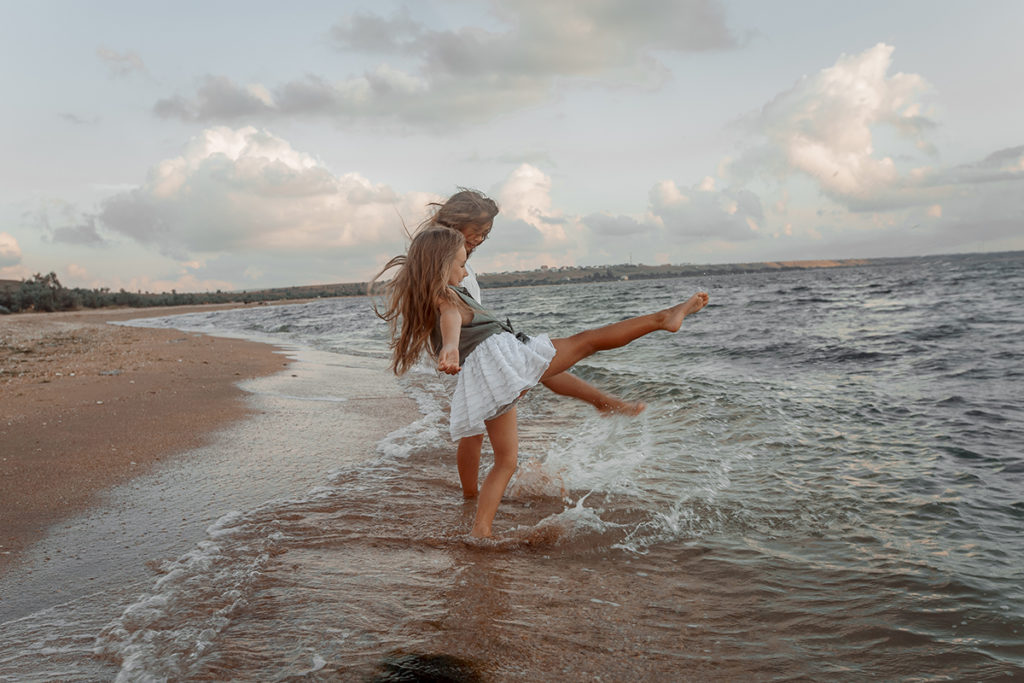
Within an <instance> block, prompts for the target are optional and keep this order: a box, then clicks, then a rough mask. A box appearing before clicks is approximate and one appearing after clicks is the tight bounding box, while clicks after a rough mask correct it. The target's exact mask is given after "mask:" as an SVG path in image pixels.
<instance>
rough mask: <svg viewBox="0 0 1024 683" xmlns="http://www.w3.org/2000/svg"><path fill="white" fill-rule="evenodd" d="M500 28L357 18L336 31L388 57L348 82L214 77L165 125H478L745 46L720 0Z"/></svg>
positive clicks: (510, 21) (354, 49)
mask: <svg viewBox="0 0 1024 683" xmlns="http://www.w3.org/2000/svg"><path fill="white" fill-rule="evenodd" d="M491 9H492V14H493V15H494V17H495V18H496V20H497V24H496V25H495V26H493V27H483V26H465V27H462V28H459V29H455V30H434V29H431V28H429V27H427V26H425V25H423V24H421V23H418V22H417V21H415V20H413V19H412V18H411V17H410V15H409V13H408V12H405V11H403V12H400V13H398V14H395V15H393V16H391V17H380V16H377V15H373V14H368V13H356V14H353V15H351V16H349V17H347V18H346V19H345V20H343V21H342V22H340V23H339V24H338V25H336V26H335V27H334V28H333V29H332V30H331V38H332V40H333V41H334V43H335V44H336V45H337V46H338V47H339V48H340V49H342V50H344V51H346V52H350V53H364V54H369V55H385V56H391V57H395V58H398V59H400V60H403V61H411V62H412V63H414V64H415V67H414V68H413V70H412V71H406V70H402V69H399V68H396V67H394V66H392V65H390V64H387V63H380V64H377V65H375V66H372V67H370V68H367V69H366V70H365V71H364V73H363V74H361V75H356V76H350V77H347V78H345V79H341V80H331V79H327V78H323V77H321V76H307V77H305V78H303V79H299V80H294V81H290V82H287V83H284V84H282V85H279V86H277V87H274V88H269V89H268V88H266V87H265V86H263V85H241V84H238V83H236V82H234V81H233V80H231V79H230V78H225V77H213V76H210V77H207V79H206V80H205V81H204V82H203V84H202V85H201V86H200V87H199V89H198V90H197V92H196V93H195V96H193V97H183V96H181V95H176V96H173V97H169V98H166V99H163V100H160V101H159V102H157V104H156V105H155V108H154V110H155V112H156V113H157V114H158V115H161V116H170V117H178V118H183V119H186V120H198V121H231V120H236V119H238V118H239V117H250V116H259V115H290V114H323V115H329V116H336V117H342V118H351V117H357V118H358V117H374V118H378V117H397V118H399V119H401V120H403V121H405V122H411V123H418V124H439V123H442V122H443V123H445V124H446V125H448V126H450V125H451V124H452V123H457V122H475V121H481V120H486V119H488V118H490V117H491V116H493V115H495V114H497V113H500V112H506V111H509V110H511V109H517V108H521V107H524V106H528V105H531V104H535V103H537V102H539V101H541V100H543V99H545V98H547V97H549V96H550V95H552V94H553V93H554V91H555V87H556V84H558V83H564V81H565V79H583V80H588V81H594V80H602V81H607V82H611V83H615V84H622V83H627V84H633V85H639V86H641V87H656V86H658V85H660V84H661V83H663V82H664V81H665V79H666V77H667V70H666V68H665V67H664V65H662V64H661V63H660V62H659V61H658V60H657V58H656V57H655V56H654V55H655V53H656V52H657V51H676V52H680V51H701V50H711V49H722V48H729V47H733V46H734V45H735V44H736V41H735V39H734V37H733V36H732V35H731V33H730V31H729V29H728V27H727V26H726V22H725V18H724V15H723V11H722V9H721V7H720V5H719V3H718V2H717V1H716V0H689V1H686V2H682V1H680V0H637V1H636V2H631V3H624V2H621V0H595V1H592V2H585V3H581V2H571V1H569V0H563V1H560V2H550V1H541V0H535V1H533V2H520V1H516V0H494V1H493V2H492V3H491Z"/></svg>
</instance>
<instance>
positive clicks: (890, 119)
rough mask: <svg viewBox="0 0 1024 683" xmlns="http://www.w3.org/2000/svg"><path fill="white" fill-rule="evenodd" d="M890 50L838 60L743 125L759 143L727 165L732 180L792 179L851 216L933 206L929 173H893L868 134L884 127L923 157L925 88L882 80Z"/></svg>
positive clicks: (918, 81)
mask: <svg viewBox="0 0 1024 683" xmlns="http://www.w3.org/2000/svg"><path fill="white" fill-rule="evenodd" d="M892 54H893V48H892V47H891V46H889V45H884V44H878V45H876V46H874V47H872V48H870V49H868V50H865V51H864V52H862V53H860V54H857V55H843V56H841V57H840V58H839V60H838V61H837V62H836V63H835V64H834V65H833V66H831V67H828V68H826V69H823V70H821V71H820V72H818V73H817V74H814V75H812V76H808V77H804V78H802V79H801V80H800V81H799V82H797V84H796V85H794V86H793V87H792V88H791V89H789V90H787V91H786V92H783V93H781V94H779V95H778V96H777V97H775V98H774V99H773V100H772V101H770V102H768V103H767V104H766V105H765V106H764V107H763V108H762V110H761V111H760V112H759V113H758V114H757V115H756V116H754V117H752V118H751V120H750V121H749V124H750V125H751V126H752V128H753V131H754V134H755V136H756V138H758V139H759V140H760V143H759V144H756V145H754V146H753V147H752V148H751V149H749V150H747V152H746V153H745V154H744V155H743V156H742V157H741V158H740V159H739V160H737V161H736V162H735V163H733V164H732V165H731V166H730V169H731V171H732V172H734V173H736V174H737V175H738V176H739V177H740V178H751V177H754V176H756V175H764V174H770V175H774V176H782V177H784V176H786V175H789V174H792V173H798V174H802V175H804V176H806V177H809V178H811V179H812V180H813V181H814V182H815V183H817V185H818V187H819V188H820V189H821V191H822V192H823V193H825V194H826V195H828V196H829V197H831V198H833V199H835V200H836V201H838V202H840V203H842V204H844V205H846V206H847V207H849V208H851V209H853V210H874V209H879V208H887V207H895V206H906V205H911V204H920V203H934V201H935V199H936V198H937V197H939V196H941V195H940V194H937V191H936V189H935V188H933V187H930V186H931V185H933V176H934V172H933V171H931V170H930V169H928V168H927V167H919V168H916V169H911V170H909V171H903V172H901V170H900V169H899V168H898V165H897V163H896V162H895V161H894V159H893V157H892V156H890V155H886V154H882V153H879V151H878V150H877V149H876V139H875V138H876V136H875V128H876V127H878V126H888V127H889V128H890V129H891V130H893V131H895V132H896V133H897V134H898V135H899V136H901V137H903V138H905V139H906V140H908V141H909V142H910V143H912V144H913V146H914V147H916V148H917V149H918V150H924V151H930V150H931V145H930V144H929V143H928V141H927V139H926V133H927V131H928V130H929V129H930V128H932V127H933V126H934V123H933V122H932V121H931V120H930V119H929V118H927V117H926V116H924V115H923V114H922V111H923V110H924V107H923V104H922V102H921V97H922V95H924V94H925V93H926V92H927V91H928V90H929V86H928V83H927V82H926V81H925V80H924V78H922V77H921V76H919V75H916V74H905V73H896V74H893V75H889V69H890V67H891V65H892Z"/></svg>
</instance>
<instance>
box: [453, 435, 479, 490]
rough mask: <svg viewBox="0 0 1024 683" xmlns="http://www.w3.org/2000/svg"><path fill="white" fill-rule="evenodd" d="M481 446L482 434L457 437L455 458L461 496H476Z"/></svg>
mask: <svg viewBox="0 0 1024 683" xmlns="http://www.w3.org/2000/svg"><path fill="white" fill-rule="evenodd" d="M483 446H484V435H483V434H477V435H476V436H467V437H463V438H461V439H459V448H458V450H457V451H456V453H455V460H456V463H458V466H459V481H460V482H461V483H462V497H463V498H476V494H477V485H478V484H477V477H478V475H479V473H480V450H481V449H482V448H483Z"/></svg>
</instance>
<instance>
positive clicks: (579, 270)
mask: <svg viewBox="0 0 1024 683" xmlns="http://www.w3.org/2000/svg"><path fill="white" fill-rule="evenodd" d="M1022 253H1024V252H994V253H983V254H945V255H935V256H908V257H887V258H868V259H821V260H806V261H761V262H752V263H727V264H717V265H707V264H700V265H695V264H685V265H662V266H647V265H643V264H631V263H628V264H627V263H623V264H618V265H611V266H562V267H547V266H542V267H540V268H537V269H535V270H526V271H515V272H504V273H483V274H480V275H478V279H479V281H480V286H481V287H483V288H485V289H487V288H499V287H528V286H534V285H571V284H581V283H586V282H613V281H617V280H651V279H657V278H682V277H706V276H709V275H732V274H743V273H764V272H778V271H784V270H808V269H818V268H853V267H858V266H867V265H892V266H896V265H901V264H912V263H920V262H922V261H931V260H936V259H944V258H971V257H975V258H979V259H982V260H988V259H1002V258H1016V257H1017V256H1018V255H1020V254H1022ZM366 287H367V283H365V282H348V283H338V284H328V285H304V286H299V287H277V288H273V289H260V290H254V291H238V292H223V291H221V290H217V291H216V292H189V293H181V292H177V291H175V290H171V291H170V292H163V293H159V294H154V293H151V292H128V291H125V290H123V289H121V290H119V291H117V292H112V291H110V290H109V289H108V288H105V287H104V288H102V289H83V288H81V287H73V288H68V287H64V286H63V285H61V283H60V281H59V280H58V278H57V274H56V273H53V272H51V273H48V274H46V275H42V274H39V273H37V274H35V275H33V276H32V277H31V278H29V279H27V280H0V313H21V312H27V311H39V312H52V311H71V310H77V309H82V308H108V307H131V308H147V307H150V306H182V305H200V304H225V303H240V304H249V303H260V302H268V301H287V300H290V299H317V298H327V297H339V296H360V295H364V294H366ZM377 290H380V291H383V285H380V286H379V287H378V288H377V289H376V290H375V292H376V291H377Z"/></svg>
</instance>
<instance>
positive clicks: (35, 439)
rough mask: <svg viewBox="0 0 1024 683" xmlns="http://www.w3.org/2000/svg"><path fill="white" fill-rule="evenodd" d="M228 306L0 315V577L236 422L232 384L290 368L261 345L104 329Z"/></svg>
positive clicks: (242, 408) (239, 406)
mask: <svg viewBox="0 0 1024 683" xmlns="http://www.w3.org/2000/svg"><path fill="white" fill-rule="evenodd" d="M290 303H294V302H290ZM231 307H232V306H222V305H215V306H178V307H168V308H152V309H105V310H98V311H81V312H64V313H22V314H18V315H10V316H0V572H3V571H5V570H6V569H7V568H8V567H9V566H11V564H12V563H13V561H15V560H16V559H17V557H18V554H19V552H20V551H22V550H23V549H24V548H26V547H27V546H28V545H29V544H31V543H32V542H33V541H34V540H36V539H38V538H39V537H41V535H42V534H43V533H44V532H45V531H46V529H47V528H48V527H49V526H50V525H52V524H54V523H55V522H57V521H60V520H62V519H65V518H67V517H69V516H70V515H72V514H74V513H77V512H80V511H81V510H83V509H84V508H86V507H87V506H89V505H90V504H91V503H93V502H94V500H95V496H96V494H97V493H98V492H99V491H101V490H103V489H105V488H107V487H110V486H113V485H115V484H119V483H122V482H124V481H126V480H127V479H129V478H131V477H134V476H137V475H139V474H142V473H144V472H146V471H147V469H148V468H149V467H150V466H151V465H152V464H153V463H154V462H157V461H159V460H161V459H162V458H168V457H173V456H174V455H176V454H179V453H182V452H184V451H186V450H188V449H190V448H194V447H196V446H198V445H200V444H201V443H203V440H204V439H205V438H206V436H207V435H208V434H209V433H210V432H211V431H212V430H214V429H216V428H218V427H221V426H223V425H225V424H226V423H227V422H228V421H231V420H237V419H239V418H241V417H243V416H245V415H246V414H247V407H246V404H245V402H244V401H242V400H241V397H242V396H243V392H242V390H241V389H239V388H238V386H237V383H238V382H240V381H242V380H245V379H249V378H252V377H259V376H263V375H269V374H271V373H274V372H276V371H279V370H281V369H282V368H283V366H287V365H288V362H289V361H288V359H287V358H286V357H285V356H283V355H281V354H280V353H278V352H277V351H276V350H275V349H274V348H273V347H271V346H267V345H264V344H257V343H254V342H248V341H241V340H236V339H224V338H217V337H210V336H205V335H200V334H190V333H185V332H180V331H178V330H164V329H146V328H136V327H124V326H119V325H108V324H107V321H114V320H130V319H132V318H141V317H147V316H164V315H173V314H178V313H188V312H191V311H196V310H212V309H217V308H231Z"/></svg>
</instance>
